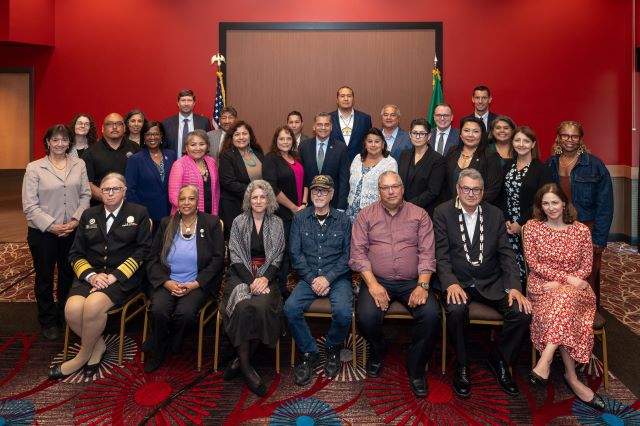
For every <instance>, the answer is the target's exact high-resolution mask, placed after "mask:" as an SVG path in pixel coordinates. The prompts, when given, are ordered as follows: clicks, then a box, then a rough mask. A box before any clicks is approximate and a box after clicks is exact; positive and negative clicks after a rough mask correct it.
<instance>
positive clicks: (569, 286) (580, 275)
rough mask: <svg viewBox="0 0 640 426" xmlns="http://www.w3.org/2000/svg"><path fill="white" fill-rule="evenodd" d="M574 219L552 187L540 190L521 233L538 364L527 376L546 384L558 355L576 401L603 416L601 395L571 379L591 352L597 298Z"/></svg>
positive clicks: (580, 227) (584, 231)
mask: <svg viewBox="0 0 640 426" xmlns="http://www.w3.org/2000/svg"><path fill="white" fill-rule="evenodd" d="M576 216H577V213H576V211H575V209H574V207H573V206H572V205H571V204H570V203H569V201H568V199H567V196H566V195H565V193H564V192H563V191H562V189H561V188H560V187H559V186H558V185H556V184H555V183H548V184H546V185H544V186H542V187H541V188H540V189H539V190H538V192H537V193H536V196H535V201H534V207H533V219H531V220H530V221H528V222H527V225H526V227H525V231H524V251H525V255H526V259H527V262H528V264H529V270H530V271H529V281H528V286H527V297H529V299H530V300H531V303H532V307H533V319H532V321H531V340H532V342H533V344H534V345H535V347H536V349H537V350H538V351H539V352H540V360H539V361H538V363H537V364H536V366H535V367H534V368H533V370H531V373H530V374H529V382H530V383H531V384H541V385H543V384H546V383H547V381H548V379H549V374H550V372H551V361H553V354H554V353H555V351H556V349H560V354H561V355H562V361H563V363H564V367H565V374H564V378H565V380H566V382H567V384H568V385H569V386H570V387H571V390H572V391H573V392H574V393H575V394H576V396H577V397H578V398H579V399H580V400H581V401H583V402H584V403H586V404H587V405H590V406H591V407H593V408H596V409H599V410H603V409H604V402H603V400H602V398H601V397H600V395H598V394H597V393H595V392H594V391H592V390H591V389H590V388H589V387H588V386H586V385H585V384H583V383H582V382H581V381H580V380H579V379H578V376H577V375H576V370H575V367H576V362H579V363H586V362H589V358H590V356H591V351H592V349H593V329H592V327H593V318H594V315H595V311H596V298H595V294H594V292H593V290H591V286H589V283H588V282H587V281H585V280H586V279H587V277H588V276H589V274H590V273H591V262H592V256H593V249H592V245H591V233H590V231H589V228H587V226H586V225H584V224H582V223H580V222H577V221H576Z"/></svg>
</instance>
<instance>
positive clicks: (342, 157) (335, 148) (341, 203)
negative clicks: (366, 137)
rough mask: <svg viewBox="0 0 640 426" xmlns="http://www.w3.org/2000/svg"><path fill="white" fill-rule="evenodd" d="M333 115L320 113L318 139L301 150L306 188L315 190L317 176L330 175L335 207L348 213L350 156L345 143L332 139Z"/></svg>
mask: <svg viewBox="0 0 640 426" xmlns="http://www.w3.org/2000/svg"><path fill="white" fill-rule="evenodd" d="M331 128H332V125H331V114H329V113H326V112H320V113H318V114H316V116H315V117H314V119H313V130H314V132H315V135H316V137H315V138H310V139H307V140H306V141H304V142H302V143H301V144H300V147H299V150H298V151H299V153H300V162H301V163H302V167H304V186H306V187H307V188H310V187H311V181H312V180H313V178H314V177H316V176H317V175H329V176H331V178H332V179H333V182H334V195H333V199H332V200H331V207H333V208H334V209H339V210H343V211H344V210H346V209H347V196H348V195H349V167H350V165H351V161H350V160H349V153H348V151H347V146H346V145H345V143H344V142H343V141H341V140H337V139H334V138H332V137H331Z"/></svg>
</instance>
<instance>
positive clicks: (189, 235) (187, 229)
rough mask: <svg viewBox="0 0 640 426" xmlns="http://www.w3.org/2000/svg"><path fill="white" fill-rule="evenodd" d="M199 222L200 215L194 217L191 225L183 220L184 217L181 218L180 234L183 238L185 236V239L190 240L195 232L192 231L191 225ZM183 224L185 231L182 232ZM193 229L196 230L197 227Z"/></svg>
mask: <svg viewBox="0 0 640 426" xmlns="http://www.w3.org/2000/svg"><path fill="white" fill-rule="evenodd" d="M197 222H198V216H196V217H195V218H194V219H193V221H192V222H191V224H190V225H187V224H186V223H184V222H183V221H182V219H180V234H181V235H182V238H184V239H185V240H190V239H192V238H193V237H194V235H195V232H191V227H192V226H194V225H195V224H196V223H197ZM182 225H184V226H185V230H184V232H182ZM193 230H194V231H195V227H194V229H193Z"/></svg>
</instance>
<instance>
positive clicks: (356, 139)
mask: <svg viewBox="0 0 640 426" xmlns="http://www.w3.org/2000/svg"><path fill="white" fill-rule="evenodd" d="M353 100H354V93H353V89H352V88H351V87H349V86H342V87H340V88H339V89H338V100H337V104H338V110H337V111H333V112H332V113H331V125H332V126H333V130H332V131H331V138H332V139H337V140H340V141H342V142H344V143H345V144H346V145H347V147H348V150H349V164H351V161H353V159H354V158H355V157H356V155H358V154H360V152H361V151H362V142H363V141H364V135H365V133H366V131H367V130H369V129H370V128H371V116H370V115H369V114H366V113H364V112H361V111H356V109H355V108H354V107H353ZM334 199H335V198H334Z"/></svg>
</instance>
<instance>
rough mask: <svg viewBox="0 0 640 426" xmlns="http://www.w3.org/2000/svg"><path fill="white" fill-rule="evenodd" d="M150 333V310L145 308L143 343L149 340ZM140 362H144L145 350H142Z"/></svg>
mask: <svg viewBox="0 0 640 426" xmlns="http://www.w3.org/2000/svg"><path fill="white" fill-rule="evenodd" d="M148 333H149V310H148V309H145V310H144V325H143V326H142V343H144V342H146V341H147V334H148ZM140 362H142V363H144V352H142V351H140Z"/></svg>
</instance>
